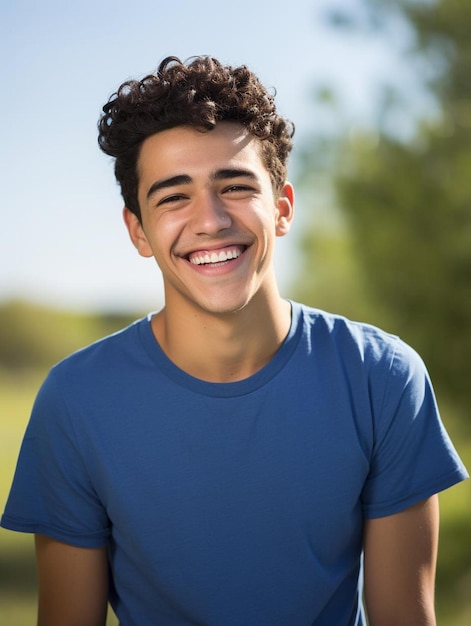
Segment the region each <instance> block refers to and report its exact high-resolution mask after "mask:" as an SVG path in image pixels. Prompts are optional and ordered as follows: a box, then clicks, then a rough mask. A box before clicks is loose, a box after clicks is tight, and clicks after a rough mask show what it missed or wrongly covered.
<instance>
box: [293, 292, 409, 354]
mask: <svg viewBox="0 0 471 626" xmlns="http://www.w3.org/2000/svg"><path fill="white" fill-rule="evenodd" d="M296 308H297V310H298V311H299V316H300V318H301V319H302V323H303V326H304V329H303V332H304V334H305V335H307V336H309V337H310V338H311V339H312V340H313V341H315V344H314V346H313V347H317V349H321V348H330V349H332V350H337V351H339V352H340V353H341V354H342V355H343V356H348V355H351V356H354V355H355V356H356V357H357V358H360V359H361V360H362V361H364V362H367V361H368V362H379V361H383V360H384V359H388V360H390V361H391V360H393V359H395V358H398V359H399V362H401V363H402V362H404V361H408V360H410V359H412V360H413V361H415V360H416V359H419V361H420V357H418V355H417V353H416V352H415V351H414V350H413V349H412V348H411V347H410V346H409V345H407V344H406V343H405V342H404V341H402V340H401V339H400V337H398V336H397V335H395V334H393V333H390V332H388V331H386V330H383V329H381V328H378V327H377V326H374V325H372V324H368V323H365V322H359V321H354V320H350V319H348V318H347V317H344V316H342V315H338V314H335V313H329V312H327V311H323V310H321V309H316V308H313V307H309V306H306V305H302V304H301V305H297V306H296Z"/></svg>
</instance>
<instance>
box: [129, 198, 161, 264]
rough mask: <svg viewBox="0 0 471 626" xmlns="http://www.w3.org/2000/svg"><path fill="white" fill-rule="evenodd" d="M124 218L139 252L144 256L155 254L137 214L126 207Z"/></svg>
mask: <svg viewBox="0 0 471 626" xmlns="http://www.w3.org/2000/svg"><path fill="white" fill-rule="evenodd" d="M123 218H124V223H125V224H126V228H127V229H128V233H129V237H130V238H131V241H132V242H133V244H134V246H135V248H136V250H137V251H138V252H139V254H140V255H141V256H144V257H151V256H154V253H153V252H152V248H151V247H150V245H149V242H148V241H147V237H146V234H145V232H144V229H143V228H142V224H141V222H140V221H139V219H138V218H137V216H136V215H134V213H132V212H131V211H130V210H129V209H128V208H127V207H124V209H123Z"/></svg>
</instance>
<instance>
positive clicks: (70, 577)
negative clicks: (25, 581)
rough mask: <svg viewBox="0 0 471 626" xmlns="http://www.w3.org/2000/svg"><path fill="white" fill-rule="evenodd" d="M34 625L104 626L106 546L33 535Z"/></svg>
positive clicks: (106, 575)
mask: <svg viewBox="0 0 471 626" xmlns="http://www.w3.org/2000/svg"><path fill="white" fill-rule="evenodd" d="M36 561H37V569H38V583H39V585H38V586H39V598H38V626H72V625H73V626H104V624H105V622H106V611H107V607H108V561H107V551H106V548H77V547H75V546H71V545H68V544H66V543H62V542H60V541H56V540H55V539H51V538H49V537H46V536H44V535H36Z"/></svg>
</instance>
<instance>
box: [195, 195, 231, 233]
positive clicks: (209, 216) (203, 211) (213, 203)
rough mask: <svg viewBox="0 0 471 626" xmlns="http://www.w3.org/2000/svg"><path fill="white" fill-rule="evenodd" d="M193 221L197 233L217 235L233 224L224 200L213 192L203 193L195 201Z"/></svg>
mask: <svg viewBox="0 0 471 626" xmlns="http://www.w3.org/2000/svg"><path fill="white" fill-rule="evenodd" d="M191 222H192V228H193V231H194V232H195V234H197V235H215V234H217V233H219V232H221V231H222V230H226V229H227V228H230V226H231V224H232V220H231V218H230V215H229V214H228V213H227V211H226V208H225V206H224V202H223V201H222V200H221V198H219V197H218V196H217V195H216V194H212V193H207V194H202V195H201V197H200V198H198V199H197V200H196V201H195V204H194V206H193V213H192V220H191Z"/></svg>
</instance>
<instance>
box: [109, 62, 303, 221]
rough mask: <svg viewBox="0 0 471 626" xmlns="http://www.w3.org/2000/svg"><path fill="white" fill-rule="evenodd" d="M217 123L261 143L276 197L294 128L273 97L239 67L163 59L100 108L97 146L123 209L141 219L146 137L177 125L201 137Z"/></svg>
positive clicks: (120, 89) (123, 87)
mask: <svg viewBox="0 0 471 626" xmlns="http://www.w3.org/2000/svg"><path fill="white" fill-rule="evenodd" d="M221 121H232V122H238V123H240V124H243V125H244V126H245V127H246V128H247V130H248V131H249V132H250V133H251V134H252V135H254V136H255V137H257V138H259V139H260V140H261V146H262V158H263V160H264V163H265V166H266V168H267V170H268V172H269V174H270V178H271V181H272V184H273V188H274V190H275V192H279V191H280V189H281V187H282V186H283V184H284V182H285V180H286V162H287V158H288V155H289V153H290V150H291V148H292V137H293V134H294V124H292V123H291V122H290V121H288V120H286V119H284V118H283V117H281V116H280V115H279V114H278V113H277V111H276V107H275V103H274V97H273V96H272V95H270V94H269V93H268V92H267V90H266V89H265V88H264V87H263V85H262V84H261V83H260V81H259V79H258V78H257V76H255V74H253V72H251V71H250V70H249V69H248V68H247V67H246V66H245V65H243V66H240V67H236V68H233V67H231V66H225V65H223V64H222V63H220V62H219V61H218V60H217V59H214V58H211V57H208V56H201V57H193V58H192V59H190V61H189V62H187V64H185V63H183V62H182V61H180V59H178V58H177V57H167V58H166V59H164V60H163V61H162V62H161V64H160V66H159V68H158V70H157V72H156V73H155V74H150V75H148V76H146V77H145V78H143V79H142V80H140V81H138V80H129V81H126V82H125V83H123V84H122V85H121V86H120V87H119V89H118V90H117V92H116V93H114V94H113V95H112V96H111V97H110V99H109V100H108V102H107V103H106V104H105V106H104V107H103V114H102V116H101V117H100V120H99V122H98V129H99V136H98V143H99V145H100V148H101V149H102V150H103V152H105V153H106V154H108V155H110V156H112V157H115V159H116V160H115V175H116V179H117V181H118V183H119V184H120V186H121V193H122V196H123V199H124V202H125V205H126V206H127V207H128V209H129V210H130V211H132V212H133V213H134V214H135V215H136V216H137V217H138V218H139V219H141V212H140V208H139V202H138V199H137V189H138V182H139V181H138V174H137V160H138V158H139V152H140V148H141V145H142V142H143V141H144V140H145V139H146V138H147V137H149V136H150V135H153V134H155V133H158V132H160V131H163V130H167V129H169V128H174V127H176V126H183V125H185V126H192V127H194V128H197V129H198V130H200V131H202V132H205V131H209V130H211V129H213V128H214V127H215V125H216V124H217V123H218V122H221Z"/></svg>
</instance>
